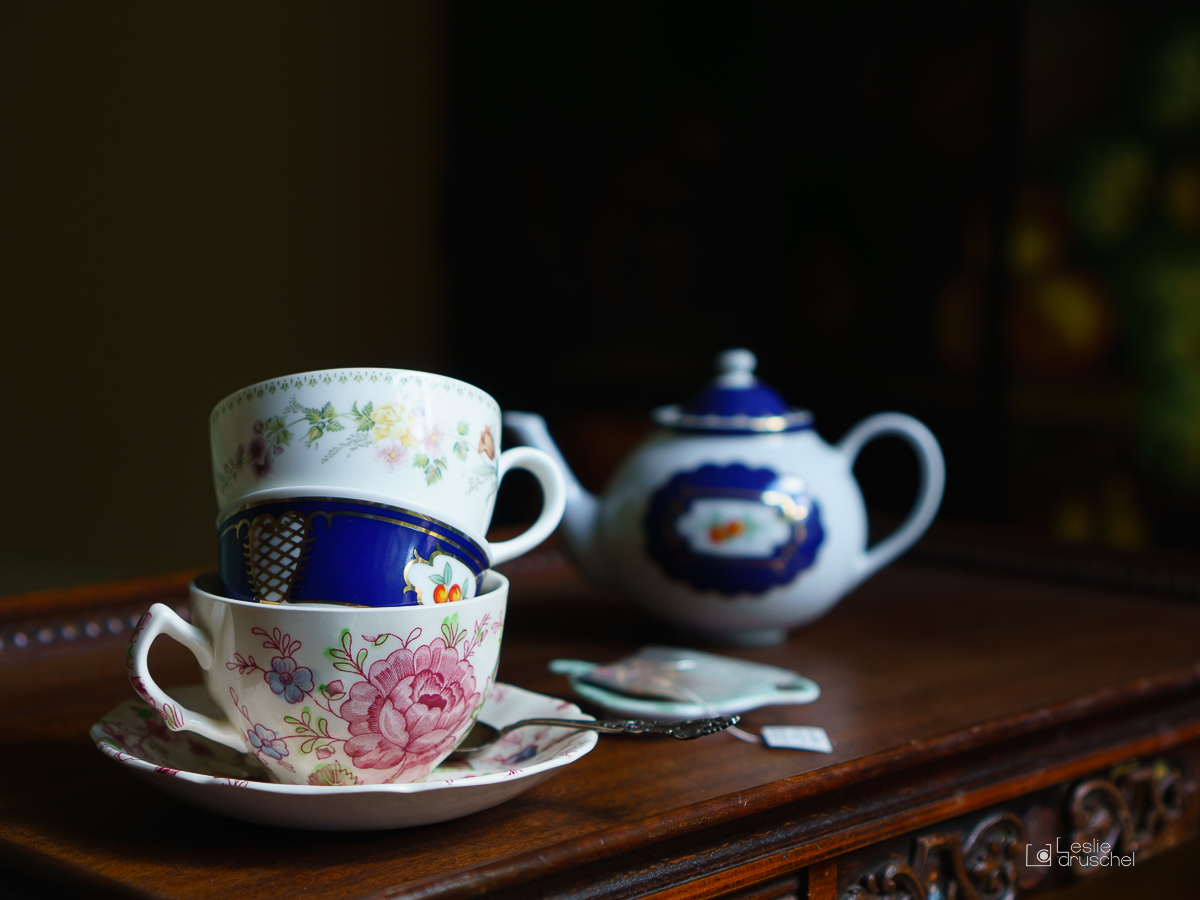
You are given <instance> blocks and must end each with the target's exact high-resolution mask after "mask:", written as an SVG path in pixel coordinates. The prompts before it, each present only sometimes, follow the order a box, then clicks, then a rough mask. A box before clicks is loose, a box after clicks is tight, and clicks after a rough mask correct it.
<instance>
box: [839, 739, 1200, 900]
mask: <svg viewBox="0 0 1200 900" xmlns="http://www.w3.org/2000/svg"><path fill="white" fill-rule="evenodd" d="M1196 799H1197V785H1196V781H1195V780H1194V779H1193V778H1191V777H1189V776H1188V775H1187V774H1186V773H1185V772H1184V770H1183V769H1182V768H1181V767H1180V766H1177V765H1174V764H1172V763H1171V762H1169V761H1167V760H1165V759H1156V760H1154V761H1153V762H1150V763H1144V764H1143V763H1139V762H1136V761H1134V762H1130V763H1125V764H1123V765H1120V766H1116V767H1114V768H1113V769H1112V770H1110V771H1109V772H1108V773H1106V774H1104V775H1099V776H1095V777H1091V778H1087V779H1084V780H1082V781H1080V782H1078V783H1076V784H1075V785H1074V786H1071V787H1069V789H1068V790H1067V792H1066V794H1065V802H1064V808H1063V810H1062V815H1061V817H1056V816H1054V815H1053V813H1052V812H1051V811H1050V810H1047V809H1045V808H1044V807H1036V806H1035V807H1032V808H1031V811H1030V814H1028V815H1027V817H1026V818H1027V820H1029V821H1034V822H1043V821H1044V820H1045V818H1046V817H1048V818H1049V819H1050V822H1049V823H1047V825H1049V826H1050V827H1051V828H1052V830H1053V833H1054V834H1056V835H1059V836H1061V837H1062V844H1063V845H1065V846H1070V845H1071V844H1083V843H1086V842H1092V843H1094V844H1096V843H1102V844H1107V845H1108V847H1109V848H1110V849H1109V850H1108V851H1107V852H1102V853H1100V854H1098V859H1097V861H1096V863H1095V864H1092V865H1086V864H1085V863H1086V861H1087V856H1086V855H1083V854H1077V855H1073V856H1072V858H1071V870H1072V871H1073V872H1074V873H1075V874H1076V875H1089V874H1092V873H1094V872H1096V871H1100V870H1103V869H1105V868H1106V867H1107V866H1106V863H1107V861H1108V860H1109V859H1110V858H1111V856H1112V855H1113V854H1118V855H1122V856H1124V855H1128V854H1130V853H1134V852H1136V851H1142V852H1143V853H1146V852H1151V853H1152V852H1154V851H1155V850H1156V849H1160V847H1159V844H1162V845H1164V846H1169V845H1170V844H1172V843H1174V842H1175V840H1176V839H1177V837H1178V836H1177V835H1175V834H1174V833H1173V829H1172V826H1176V825H1177V824H1178V823H1180V821H1181V819H1183V817H1184V814H1185V811H1186V810H1187V809H1188V808H1189V807H1193V806H1195V801H1196ZM1058 821H1061V822H1062V823H1063V827H1061V828H1060V827H1058V826H1057V822H1058ZM1032 827H1033V830H1034V831H1035V832H1039V833H1038V834H1035V835H1032V836H1031V835H1028V834H1027V833H1026V832H1027V827H1026V821H1024V820H1022V819H1021V818H1020V817H1018V816H1017V815H1016V814H1015V813H1013V812H1011V811H1007V810H994V811H992V812H991V813H990V814H989V815H986V816H984V817H983V818H981V819H979V820H978V821H977V822H976V823H975V824H974V826H973V827H972V828H971V829H970V831H969V832H968V833H967V835H966V836H965V837H964V835H963V831H962V830H957V829H956V830H946V831H933V832H930V833H928V834H918V835H916V836H915V837H914V838H913V841H912V846H911V850H910V852H909V855H908V857H907V858H904V857H902V856H900V855H897V854H895V853H893V854H891V855H889V856H888V857H887V858H885V859H883V860H881V861H880V862H879V863H878V864H876V865H874V866H871V867H870V869H869V871H868V873H867V874H866V875H865V876H863V877H862V878H861V880H860V882H859V883H857V884H852V885H850V886H849V887H847V888H846V889H845V890H844V891H843V893H842V895H841V897H842V900H1015V898H1016V897H1017V896H1018V894H1019V893H1020V892H1021V891H1023V890H1025V889H1027V888H1032V887H1035V886H1036V885H1038V884H1039V883H1040V882H1041V881H1042V880H1043V878H1044V877H1045V875H1046V874H1049V872H1050V868H1046V869H1040V867H1039V869H1032V868H1028V867H1025V866H1024V859H1023V857H1024V854H1025V853H1026V852H1027V851H1026V845H1027V844H1029V843H1030V838H1031V837H1032V838H1033V839H1034V842H1035V843H1037V842H1041V841H1043V840H1045V839H1046V837H1047V836H1048V835H1049V833H1050V832H1049V831H1048V830H1044V829H1043V827H1039V826H1038V825H1034V826H1032ZM860 871H861V870H860Z"/></svg>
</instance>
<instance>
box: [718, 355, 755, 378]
mask: <svg viewBox="0 0 1200 900" xmlns="http://www.w3.org/2000/svg"><path fill="white" fill-rule="evenodd" d="M757 365H758V357H757V356H755V355H754V354H753V353H752V352H751V351H749V350H747V349H745V348H744V347H739V348H738V349H736V350H724V351H722V352H720V353H718V354H717V384H719V385H720V386H721V387H724V388H748V387H753V386H754V384H755V383H756V382H757V379H756V378H755V377H754V368H755V367H756V366H757Z"/></svg>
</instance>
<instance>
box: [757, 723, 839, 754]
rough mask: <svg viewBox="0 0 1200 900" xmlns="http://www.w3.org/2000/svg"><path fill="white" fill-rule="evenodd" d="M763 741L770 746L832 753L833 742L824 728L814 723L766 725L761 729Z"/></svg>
mask: <svg viewBox="0 0 1200 900" xmlns="http://www.w3.org/2000/svg"><path fill="white" fill-rule="evenodd" d="M761 731H762V739H763V743H764V744H766V745H767V746H768V747H782V748H784V749H787V750H811V751H813V752H814V753H832V752H833V744H831V743H830V742H829V735H828V734H826V733H825V729H824V728H817V727H816V726H813V725H764V726H763V727H762V729H761Z"/></svg>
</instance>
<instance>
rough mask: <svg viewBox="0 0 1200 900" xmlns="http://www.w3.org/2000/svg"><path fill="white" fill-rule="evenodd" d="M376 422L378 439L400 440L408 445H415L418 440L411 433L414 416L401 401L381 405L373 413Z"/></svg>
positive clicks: (376, 438) (372, 417)
mask: <svg viewBox="0 0 1200 900" xmlns="http://www.w3.org/2000/svg"><path fill="white" fill-rule="evenodd" d="M371 419H372V420H373V421H374V422H375V440H376V441H387V440H393V441H400V443H402V444H404V446H406V447H415V446H416V441H414V440H413V439H412V435H411V434H409V431H410V429H409V424H410V423H411V421H412V416H411V415H410V414H409V413H408V411H407V410H406V409H405V408H404V406H403V405H402V404H400V403H388V404H386V405H384V406H380V407H379V408H378V409H376V410H375V412H374V413H372V414H371Z"/></svg>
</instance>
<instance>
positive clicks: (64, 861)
mask: <svg viewBox="0 0 1200 900" xmlns="http://www.w3.org/2000/svg"><path fill="white" fill-rule="evenodd" d="M513 592H514V602H513V604H512V607H511V609H510V612H509V618H508V623H507V627H506V632H505V644H504V651H503V655H502V660H501V668H500V678H501V679H502V680H505V681H509V682H512V683H515V684H519V685H521V686H523V687H527V688H530V689H533V690H538V691H543V692H545V693H550V694H555V695H558V696H564V697H566V696H569V692H568V688H567V685H566V683H565V680H564V679H562V678H560V677H559V676H555V675H552V674H550V673H549V672H548V671H547V669H546V665H547V663H548V662H549V660H550V659H552V658H554V657H559V656H562V657H573V658H581V659H595V660H607V659H612V658H615V657H616V656H619V655H621V654H623V653H626V652H630V651H632V650H634V649H636V648H637V647H638V646H641V645H642V644H645V643H651V642H659V643H664V642H665V643H670V642H673V641H677V640H679V639H678V638H676V637H675V636H673V635H672V634H671V633H670V632H669V631H667V630H666V629H664V628H663V627H662V626H661V625H659V624H657V623H656V622H654V621H653V620H651V619H649V618H647V617H646V616H645V615H643V614H641V613H639V612H637V611H635V610H634V609H632V608H630V607H628V606H626V605H625V604H624V603H623V602H622V601H620V600H619V599H617V598H612V597H604V596H600V595H597V594H596V593H595V592H593V591H590V590H587V589H584V588H583V587H582V586H581V585H580V584H579V583H578V582H576V581H575V580H574V579H573V578H571V577H566V576H562V575H561V574H560V575H558V576H557V577H555V578H554V579H547V578H545V577H542V578H540V579H539V581H538V583H537V585H536V590H534V586H533V585H532V584H531V585H530V590H529V592H528V594H527V595H526V596H525V597H524V598H522V597H521V594H522V585H521V582H520V581H519V580H518V581H517V582H516V583H514V588H513ZM120 596H121V591H120V588H118V587H110V588H107V589H106V594H105V598H106V599H105V602H115V599H116V598H119V597H120ZM78 602H84V601H78ZM50 606H52V604H51V605H50ZM39 609H44V607H42V606H41V605H39ZM1196 634H1200V609H1198V608H1196V607H1194V606H1191V605H1188V604H1186V603H1183V602H1179V601H1172V600H1164V599H1161V598H1150V597H1143V596H1139V595H1136V594H1119V593H1115V592H1105V591H1100V590H1093V589H1084V588H1073V587H1063V586H1056V585H1051V584H1046V583H1039V582H1035V581H1028V580H1020V579H1015V578H1006V577H1002V576H981V575H979V574H974V573H970V572H965V571H955V570H945V569H939V568H936V567H931V566H918V565H900V566H895V567H893V568H892V569H890V570H888V571H887V572H885V573H883V574H882V575H880V576H878V577H877V578H876V579H874V580H873V581H871V582H870V583H868V584H867V585H866V586H864V587H863V588H861V589H860V590H859V591H857V592H856V593H855V594H854V595H852V596H850V597H848V598H847V599H846V600H845V601H843V603H842V604H840V605H839V606H838V607H837V608H836V609H835V610H834V611H833V612H832V613H831V614H830V615H829V616H827V617H826V618H824V619H822V620H820V621H819V622H817V623H815V624H814V625H812V626H810V627H809V628H806V629H803V630H800V631H797V632H796V633H794V634H793V635H792V637H791V639H790V640H789V641H788V643H787V644H785V645H783V646H781V647H775V648H766V649H756V650H738V651H733V652H734V654H735V655H738V656H741V657H744V658H747V659H754V660H758V661H762V662H769V663H774V664H778V665H784V666H787V667H789V668H794V669H796V670H798V671H800V672H802V673H803V674H805V675H807V676H808V677H811V678H813V679H815V680H816V681H817V682H818V683H819V684H820V685H821V688H822V691H823V694H822V697H821V699H820V700H819V701H818V702H817V703H815V704H813V705H811V706H807V707H773V708H770V709H764V710H759V711H755V712H753V713H751V714H749V715H748V716H747V717H746V721H745V723H744V724H745V725H747V727H750V728H756V727H758V726H761V725H763V724H767V723H784V724H815V725H821V726H823V727H825V728H826V729H827V730H828V732H829V734H830V736H831V738H832V740H833V743H834V753H833V754H832V755H830V756H822V755H818V754H807V753H797V752H792V751H782V750H769V749H767V748H765V747H761V746H753V745H749V744H745V743H743V742H739V741H737V740H735V739H734V738H732V737H730V736H728V735H717V736H713V737H709V738H704V739H701V740H699V741H695V742H688V743H683V742H676V741H671V740H670V739H654V738H632V737H630V738H620V737H611V738H610V737H604V738H601V741H600V743H599V745H598V746H597V748H596V749H595V750H594V751H593V752H592V753H591V754H590V755H588V756H586V757H584V758H583V759H582V760H580V761H579V762H578V763H576V764H574V765H572V766H570V767H569V768H567V769H564V770H563V771H562V772H561V773H560V774H558V775H556V776H555V777H554V778H552V779H550V780H549V781H547V782H545V783H544V784H542V785H539V786H538V787H536V788H534V789H533V790H531V791H529V792H528V793H526V794H523V795H521V796H519V797H517V798H515V799H514V800H512V801H510V802H509V803H507V804H504V805H503V806H501V807H497V808H496V809H493V810H488V811H486V812H484V813H481V814H479V815H477V816H473V817H470V818H468V819H462V820H458V821H455V822H449V823H445V824H442V825H438V826H430V827H428V828H422V829H412V830H407V831H397V832H380V833H370V832H366V833H360V834H333V833H330V834H322V833H310V832H293V831H287V830H283V829H271V828H263V827H258V826H251V825H247V824H243V823H239V822H236V821H233V820H227V819H224V818H221V817H219V816H215V815H210V814H208V813H204V812H201V811H198V810H194V809H192V808H190V807H187V806H184V805H182V804H179V803H177V802H176V801H173V800H171V799H169V798H167V797H165V796H163V795H160V794H158V793H157V792H155V791H153V790H152V789H151V788H149V787H147V786H145V785H143V784H142V783H140V782H138V781H136V780H134V779H133V778H131V777H130V776H129V775H128V773H126V772H124V771H121V770H120V769H119V767H117V766H116V765H115V764H113V763H111V762H109V761H108V760H106V759H104V758H103V757H101V755H100V754H99V753H97V752H96V751H95V749H94V748H93V747H92V746H91V744H90V742H89V741H88V739H87V737H86V731H87V728H88V727H89V726H90V724H91V723H92V722H93V721H95V720H96V719H97V718H98V717H99V716H101V715H103V714H104V713H105V712H106V711H107V710H108V709H109V708H111V707H112V706H113V705H115V704H116V703H118V702H119V701H121V700H122V699H124V698H126V697H127V696H128V694H129V688H128V686H127V684H126V682H125V680H124V670H123V659H122V655H121V654H120V652H119V651H116V650H115V649H114V648H113V647H105V648H100V647H96V648H94V649H84V650H82V651H79V652H75V653H72V654H70V655H56V656H48V657H44V658H40V659H38V660H31V661H29V662H23V663H21V664H20V665H13V664H0V678H2V679H3V681H4V684H5V687H6V692H5V696H6V698H7V700H8V702H7V704H6V705H5V706H4V708H3V710H0V765H2V766H3V767H4V770H5V771H7V772H10V773H16V772H20V773H29V777H17V778H7V779H4V780H3V784H0V859H2V860H3V861H4V862H5V863H6V864H7V865H9V866H12V867H14V868H16V869H18V870H19V871H22V872H25V873H31V874H34V875H36V876H39V877H42V876H44V877H48V878H49V877H54V878H57V879H58V880H59V881H60V882H62V883H66V884H71V885H75V886H77V887H79V886H81V879H84V878H87V879H89V884H88V891H89V892H90V893H93V894H95V893H97V892H98V891H102V890H103V891H107V892H109V893H112V894H114V895H122V896H149V897H162V898H167V897H170V898H191V897H206V896H212V895H215V894H222V895H226V894H228V895H235V894H236V895H240V896H253V897H256V898H258V897H262V898H271V897H285V896H287V897H290V896H293V895H295V894H297V893H300V892H304V893H305V894H307V895H309V896H314V897H330V898H341V897H346V898H349V897H363V896H372V895H374V896H380V897H383V896H386V897H411V898H416V897H454V896H464V897H465V896H478V895H480V894H482V893H485V892H496V891H500V892H502V893H512V894H513V896H539V895H547V894H549V893H551V892H554V893H560V894H562V893H565V894H567V895H573V896H585V895H595V896H614V897H615V896H630V897H633V896H639V895H646V894H652V893H654V892H662V891H664V890H668V889H670V888H672V886H673V885H677V884H684V883H686V882H694V885H693V887H694V888H695V891H700V893H696V892H695V891H693V893H692V894H690V895H689V894H686V893H684V894H680V896H713V895H716V894H720V893H729V892H730V891H732V890H742V889H743V888H748V887H752V886H753V883H754V882H764V881H769V880H770V879H772V878H779V877H789V876H791V875H794V873H796V872H799V871H801V870H802V868H803V867H804V866H805V865H806V864H808V863H809V862H816V861H820V860H821V859H827V858H830V857H832V856H833V855H836V853H839V852H844V851H845V850H846V849H848V848H850V847H854V846H863V845H864V844H865V843H870V842H871V841H874V840H880V839H882V838H883V837H884V836H886V835H888V834H898V833H901V832H903V831H905V830H909V829H912V828H916V827H921V824H920V823H924V822H932V821H937V820H938V819H939V818H945V817H947V816H949V815H953V814H958V813H961V812H963V811H965V807H972V808H981V807H982V806H985V805H987V804H989V803H994V802H997V801H998V799H1003V797H1005V796H1016V795H1018V794H1020V793H1023V792H1027V791H1029V790H1033V789H1036V786H1039V785H1040V786H1044V783H1049V782H1046V780H1047V779H1050V781H1051V782H1053V781H1054V780H1055V779H1060V780H1061V779H1064V778H1072V777H1076V775H1075V773H1078V774H1080V775H1082V774H1086V773H1087V772H1090V771H1096V770H1098V769H1099V768H1101V767H1103V766H1106V765H1110V764H1111V763H1112V762H1115V761H1118V760H1119V759H1120V758H1124V757H1123V754H1135V753H1145V752H1152V751H1155V750H1158V749H1162V748H1163V747H1167V746H1176V745H1180V744H1183V743H1186V742H1188V741H1192V740H1196V739H1197V737H1200V646H1198V645H1197V642H1196V640H1195V635H1196ZM154 653H155V657H154V660H153V662H152V666H153V667H154V668H155V671H156V673H158V675H159V678H160V681H162V682H164V683H167V684H172V683H174V684H181V683H188V682H191V681H195V680H197V679H198V670H197V669H196V667H195V664H194V662H193V661H192V660H191V659H190V657H189V656H188V655H187V654H186V652H185V651H182V650H181V649H180V648H178V647H176V646H173V645H172V644H170V642H159V644H157V645H156V646H155V648H154ZM35 773H52V777H36V776H35ZM784 852H787V853H789V854H793V855H792V856H790V857H789V858H788V859H787V860H783V859H782V858H781V857H780V854H781V853H784ZM738 867H742V870H741V871H740V873H739V871H737V870H738ZM780 867H783V869H781V868H780ZM705 879H707V882H705V881H704V880H705ZM585 881H587V882H589V883H590V884H593V885H596V889H595V890H593V889H592V888H589V887H588V885H587V884H585V883H584V882H585ZM596 891H600V892H599V893H597V892H596Z"/></svg>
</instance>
